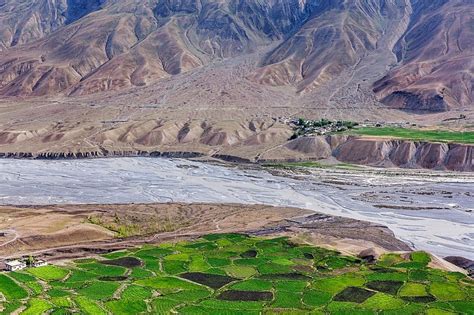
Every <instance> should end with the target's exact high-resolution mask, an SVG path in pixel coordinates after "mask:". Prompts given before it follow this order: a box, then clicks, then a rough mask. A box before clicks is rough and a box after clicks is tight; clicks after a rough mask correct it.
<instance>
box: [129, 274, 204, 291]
mask: <svg viewBox="0 0 474 315" xmlns="http://www.w3.org/2000/svg"><path fill="white" fill-rule="evenodd" d="M136 283H137V284H139V285H143V286H146V287H150V288H153V289H157V290H160V289H173V290H175V291H179V290H193V289H194V290H199V289H201V288H202V287H201V286H200V285H198V284H194V283H191V282H189V281H185V280H181V279H178V278H174V277H152V278H148V279H143V280H138V281H136Z"/></svg>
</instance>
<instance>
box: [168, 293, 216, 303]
mask: <svg viewBox="0 0 474 315" xmlns="http://www.w3.org/2000/svg"><path fill="white" fill-rule="evenodd" d="M210 295H211V292H210V291H208V290H189V291H179V292H176V293H172V294H168V295H166V296H165V297H166V298H167V299H170V300H173V301H182V302H196V301H199V300H202V299H205V298H208V297H209V296H210Z"/></svg>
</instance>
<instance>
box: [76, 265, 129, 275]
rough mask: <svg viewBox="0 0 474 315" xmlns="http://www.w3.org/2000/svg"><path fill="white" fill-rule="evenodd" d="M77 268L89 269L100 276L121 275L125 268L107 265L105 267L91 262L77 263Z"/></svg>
mask: <svg viewBox="0 0 474 315" xmlns="http://www.w3.org/2000/svg"><path fill="white" fill-rule="evenodd" d="M78 267H79V268H81V269H84V270H87V271H90V272H92V273H95V274H96V275H99V276H101V277H118V276H123V275H124V274H125V271H126V269H125V268H123V267H119V266H107V267H105V266H104V265H103V264H100V263H97V262H93V263H87V264H80V265H78Z"/></svg>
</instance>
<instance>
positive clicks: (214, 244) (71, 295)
mask: <svg viewBox="0 0 474 315" xmlns="http://www.w3.org/2000/svg"><path fill="white" fill-rule="evenodd" d="M429 262H430V256H429V255H428V254H426V253H423V252H416V253H412V254H411V255H409V256H407V257H402V256H400V255H398V254H389V255H385V256H382V257H381V259H380V260H379V261H378V262H377V263H376V264H367V263H365V262H364V261H361V260H359V259H357V258H354V257H347V256H342V255H340V254H339V253H337V252H334V251H329V250H326V249H322V248H317V247H313V246H309V245H302V244H295V243H293V242H292V241H290V240H288V239H287V238H273V239H269V238H255V237H248V236H245V235H240V234H221V235H208V236H205V237H203V238H201V239H198V240H196V241H193V242H180V243H177V244H162V245H159V246H148V245H147V246H143V247H140V248H136V249H134V250H127V251H119V252H114V253H110V254H107V255H104V256H103V257H101V258H100V259H82V260H78V261H75V262H71V263H70V264H69V265H68V266H67V267H56V266H47V267H41V268H36V269H30V270H26V271H23V272H12V273H5V274H0V292H1V293H2V294H3V297H4V298H3V302H0V303H1V305H2V308H3V313H6V314H8V313H11V312H14V311H18V310H20V313H21V314H42V313H46V312H48V313H51V314H70V313H71V312H72V313H80V314H94V315H95V314H107V313H112V314H139V313H153V314H169V313H181V314H262V313H267V314H273V313H285V314H289V313H291V314H298V313H305V314H306V313H309V312H311V313H313V314H474V282H473V281H472V280H471V279H468V278H467V277H466V276H465V275H463V274H459V273H449V272H443V271H440V270H435V269H431V268H428V267H427V265H428V264H429ZM17 313H18V312H17Z"/></svg>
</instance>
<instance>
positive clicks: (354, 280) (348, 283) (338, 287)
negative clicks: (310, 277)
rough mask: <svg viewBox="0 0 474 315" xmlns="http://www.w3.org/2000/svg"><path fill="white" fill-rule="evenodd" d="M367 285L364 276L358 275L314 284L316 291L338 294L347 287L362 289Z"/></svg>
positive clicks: (318, 281)
mask: <svg viewBox="0 0 474 315" xmlns="http://www.w3.org/2000/svg"><path fill="white" fill-rule="evenodd" d="M364 283H365V279H364V277H363V276H361V275H358V274H350V273H348V274H343V275H340V276H337V277H331V278H322V279H319V280H317V281H316V282H314V283H313V285H312V287H313V288H314V289H317V290H320V291H324V292H328V293H332V294H336V293H338V292H340V291H342V290H344V289H345V288H347V287H361V286H363V285H364Z"/></svg>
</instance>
